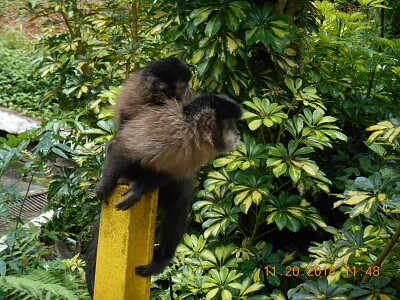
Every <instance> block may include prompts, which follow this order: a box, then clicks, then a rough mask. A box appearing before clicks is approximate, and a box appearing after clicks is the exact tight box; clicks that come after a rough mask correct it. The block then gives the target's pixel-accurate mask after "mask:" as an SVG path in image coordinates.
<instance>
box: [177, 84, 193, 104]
mask: <svg viewBox="0 0 400 300" xmlns="http://www.w3.org/2000/svg"><path fill="white" fill-rule="evenodd" d="M191 93H192V90H191V89H190V87H189V83H188V82H187V81H183V80H177V81H176V82H175V97H176V99H177V100H179V101H186V100H187V99H188V98H189V96H190V94H191Z"/></svg>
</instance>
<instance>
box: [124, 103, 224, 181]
mask: <svg viewBox="0 0 400 300" xmlns="http://www.w3.org/2000/svg"><path fill="white" fill-rule="evenodd" d="M204 115H207V118H208V121H209V122H211V123H212V122H213V121H214V120H213V118H215V116H214V113H213V112H212V110H204V111H202V112H201V114H199V115H197V116H196V117H195V118H193V119H191V120H187V119H185V117H184V116H183V112H182V103H181V102H179V101H177V100H170V101H168V102H166V103H165V105H163V106H143V107H142V108H141V112H140V117H138V118H135V119H132V120H129V121H128V122H127V123H126V126H125V127H124V129H123V130H122V131H121V132H120V135H119V136H123V139H122V138H119V136H118V135H117V139H119V143H121V146H122V148H123V149H126V152H127V154H128V155H129V157H130V158H131V159H132V160H134V161H139V162H140V163H141V165H143V166H149V167H150V168H151V169H152V170H154V171H156V172H163V173H165V174H169V175H170V176H172V177H174V178H184V177H186V176H188V175H191V174H193V172H195V171H196V170H197V169H198V168H199V167H200V166H201V165H202V164H203V163H205V162H207V161H209V160H210V159H212V158H213V157H214V156H215V155H216V154H217V153H216V151H215V149H214V145H213V143H212V137H211V132H210V130H209V129H208V128H203V127H207V124H204V122H199V120H200V118H201V117H203V119H204ZM207 118H206V119H207Z"/></svg>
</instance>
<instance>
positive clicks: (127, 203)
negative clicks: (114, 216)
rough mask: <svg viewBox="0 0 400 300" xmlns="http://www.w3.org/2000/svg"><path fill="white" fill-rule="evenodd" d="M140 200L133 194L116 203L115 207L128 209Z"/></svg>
mask: <svg viewBox="0 0 400 300" xmlns="http://www.w3.org/2000/svg"><path fill="white" fill-rule="evenodd" d="M139 200H140V199H136V198H134V197H132V196H131V195H130V196H127V197H125V198H124V199H122V200H121V201H119V202H118V203H117V204H116V205H115V209H116V210H127V209H129V208H131V207H132V206H133V204H135V203H136V202H138V201H139Z"/></svg>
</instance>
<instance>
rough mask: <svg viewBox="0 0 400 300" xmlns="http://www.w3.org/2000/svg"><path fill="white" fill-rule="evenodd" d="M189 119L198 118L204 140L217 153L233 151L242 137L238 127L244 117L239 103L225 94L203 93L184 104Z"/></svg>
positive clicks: (185, 113) (197, 121)
mask: <svg viewBox="0 0 400 300" xmlns="http://www.w3.org/2000/svg"><path fill="white" fill-rule="evenodd" d="M183 114H184V116H185V117H186V118H187V119H188V120H196V121H195V124H197V126H198V132H199V133H200V136H201V138H202V139H203V140H205V141H208V142H210V143H211V144H212V145H213V148H214V150H215V151H216V152H217V153H221V152H226V151H232V150H234V149H235V146H236V143H237V142H238V140H239V139H240V132H239V130H238V129H237V127H236V123H237V121H238V120H239V119H240V118H241V117H242V114H243V113H242V109H241V108H240V106H239V104H238V103H236V102H235V101H234V100H232V99H230V98H229V97H227V96H225V95H216V94H203V95H200V96H198V97H196V98H193V99H192V100H190V101H189V102H188V103H187V104H185V105H184V106H183Z"/></svg>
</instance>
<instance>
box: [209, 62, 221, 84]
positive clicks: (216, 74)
mask: <svg viewBox="0 0 400 300" xmlns="http://www.w3.org/2000/svg"><path fill="white" fill-rule="evenodd" d="M223 71H224V63H223V62H222V61H221V60H220V59H216V60H215V63H214V65H213V71H212V72H211V77H212V79H213V80H214V81H215V82H217V83H220V82H221V79H222V73H223Z"/></svg>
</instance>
